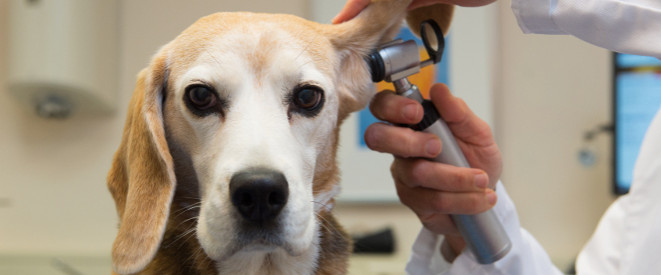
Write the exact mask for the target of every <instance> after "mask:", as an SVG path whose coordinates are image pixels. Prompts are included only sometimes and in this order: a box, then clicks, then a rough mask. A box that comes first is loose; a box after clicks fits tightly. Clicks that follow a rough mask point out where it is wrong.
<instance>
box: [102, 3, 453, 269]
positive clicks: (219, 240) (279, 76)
mask: <svg viewBox="0 0 661 275" xmlns="http://www.w3.org/2000/svg"><path fill="white" fill-rule="evenodd" d="M409 2H410V1H406V0H377V1H373V3H371V4H370V5H369V6H368V7H367V8H366V9H365V10H364V11H363V12H361V14H360V15H359V16H357V17H356V18H354V19H352V20H350V21H348V22H345V23H342V24H339V25H322V24H317V23H314V22H309V21H306V20H303V19H301V18H297V17H295V16H290V15H274V14H254V13H217V14H213V15H210V16H207V17H204V18H202V19H200V20H198V21H197V22H195V23H194V24H193V25H192V26H190V27H189V28H188V29H186V30H185V31H184V32H183V33H181V34H180V35H179V36H178V37H177V38H175V39H174V40H173V41H172V42H170V43H168V44H167V45H165V46H163V47H162V48H161V49H160V50H159V51H158V53H157V54H156V55H155V56H154V57H153V59H152V61H151V63H150V64H149V66H148V67H147V68H146V69H144V70H142V72H140V74H139V76H138V80H137V84H136V87H135V90H134V93H133V96H132V99H131V102H130V106H129V111H128V116H127V119H126V124H125V128H124V133H123V136H122V141H121V144H120V146H119V149H118V151H117V153H116V154H115V156H114V160H113V164H112V167H111V170H110V172H109V175H108V179H107V182H108V188H109V190H110V193H111V194H112V197H113V199H114V200H115V204H116V208H117V213H118V215H119V230H118V233H117V237H116V239H115V242H114V244H113V247H112V265H113V270H114V272H113V274H135V273H139V274H159V275H161V274H333V275H336V274H345V273H346V271H347V261H348V256H349V254H350V251H351V243H350V239H349V238H348V236H347V234H346V233H345V232H344V231H343V230H342V228H341V226H340V225H339V224H338V223H337V222H336V220H335V218H334V217H333V215H332V214H331V209H332V208H333V202H334V201H333V197H334V196H335V195H336V194H337V193H338V190H339V185H338V182H339V176H338V169H337V165H336V160H335V156H336V149H337V143H338V126H339V125H340V123H341V122H342V120H344V119H345V118H346V117H347V116H348V115H349V113H351V112H353V111H357V110H360V109H362V108H364V107H365V105H366V104H367V103H368V101H369V100H370V98H371V97H372V96H373V94H374V88H373V85H372V83H371V80H370V79H371V78H370V72H369V69H368V67H367V65H366V63H365V61H364V56H365V55H366V54H367V53H368V52H370V51H371V50H373V49H374V48H375V47H377V46H378V45H379V44H381V43H383V42H386V41H389V40H390V39H391V38H392V36H394V34H395V33H396V32H397V31H398V30H399V28H400V24H401V22H402V20H403V18H404V17H405V16H406V13H407V12H406V7H407V6H408V4H409ZM451 13H452V6H445V5H439V6H437V7H435V8H426V9H425V10H424V11H422V12H421V11H414V12H410V13H409V19H410V21H409V22H410V23H411V22H416V23H412V24H415V25H417V22H420V21H422V20H424V19H427V18H430V17H433V18H435V19H436V20H440V21H441V22H439V23H441V25H442V26H444V27H447V26H448V25H449V21H450V17H451ZM425 17H426V18H425ZM415 28H417V27H415ZM444 29H446V28H444Z"/></svg>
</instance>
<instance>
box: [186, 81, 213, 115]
mask: <svg viewBox="0 0 661 275" xmlns="http://www.w3.org/2000/svg"><path fill="white" fill-rule="evenodd" d="M188 98H189V99H190V101H191V103H193V105H195V107H197V108H198V109H200V110H204V109H209V108H211V107H213V106H214V105H216V100H217V99H216V95H215V94H214V93H213V92H212V91H211V90H209V88H207V87H204V86H195V87H193V88H192V89H190V90H189V92H188Z"/></svg>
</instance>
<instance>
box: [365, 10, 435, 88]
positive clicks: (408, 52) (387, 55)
mask: <svg viewBox="0 0 661 275" xmlns="http://www.w3.org/2000/svg"><path fill="white" fill-rule="evenodd" d="M420 34H421V38H422V42H423V44H424V45H425V49H426V50H427V54H428V55H429V59H428V60H425V61H421V60H420V53H419V50H418V45H417V44H416V43H415V41H413V40H408V41H403V40H401V39H397V40H394V41H391V42H389V43H387V44H385V45H382V46H380V47H379V48H378V49H376V50H375V51H374V52H372V53H370V54H369V55H368V56H367V57H366V61H367V64H368V65H369V67H370V71H371V73H372V81H374V82H380V81H383V80H385V81H388V82H394V81H397V80H399V79H403V78H406V77H408V76H411V75H414V74H416V73H418V72H420V69H421V68H422V67H425V66H428V65H432V64H436V63H438V62H440V61H441V57H442V56H443V49H444V47H445V39H444V38H443V32H442V31H441V28H440V27H439V26H438V24H437V23H436V22H435V21H434V20H426V21H423V22H422V23H421V24H420Z"/></svg>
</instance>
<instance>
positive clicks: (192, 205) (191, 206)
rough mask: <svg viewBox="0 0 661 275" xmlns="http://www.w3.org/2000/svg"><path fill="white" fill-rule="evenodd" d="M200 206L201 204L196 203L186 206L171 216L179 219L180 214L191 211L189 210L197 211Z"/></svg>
mask: <svg viewBox="0 0 661 275" xmlns="http://www.w3.org/2000/svg"><path fill="white" fill-rule="evenodd" d="M201 206H202V202H197V203H194V204H191V205H188V206H186V207H182V208H181V209H178V210H177V211H174V212H172V215H173V216H174V217H175V218H176V217H179V216H180V215H181V214H183V213H185V212H188V211H191V210H194V209H198V208H200V207H201Z"/></svg>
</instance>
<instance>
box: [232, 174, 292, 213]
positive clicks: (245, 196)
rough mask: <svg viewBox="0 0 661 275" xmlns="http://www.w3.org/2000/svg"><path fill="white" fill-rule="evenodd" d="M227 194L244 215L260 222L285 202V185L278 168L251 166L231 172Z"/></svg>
mask: <svg viewBox="0 0 661 275" xmlns="http://www.w3.org/2000/svg"><path fill="white" fill-rule="evenodd" d="M230 196H231V199H232V204H233V205H234V207H235V208H236V209H237V210H238V212H239V213H240V214H241V216H242V217H243V218H244V219H246V220H248V221H250V222H254V223H260V224H261V223H264V222H268V221H271V220H273V219H274V218H275V217H277V216H278V214H279V213H280V211H281V210H282V208H283V207H284V206H285V205H286V204H287V198H288V197H289V186H288V184H287V179H286V178H285V176H284V175H283V174H282V173H280V172H277V171H273V170H270V169H264V168H257V169H251V170H247V171H242V172H238V173H236V174H234V175H233V176H232V179H231V180H230Z"/></svg>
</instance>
